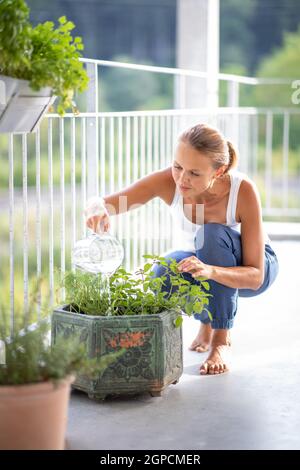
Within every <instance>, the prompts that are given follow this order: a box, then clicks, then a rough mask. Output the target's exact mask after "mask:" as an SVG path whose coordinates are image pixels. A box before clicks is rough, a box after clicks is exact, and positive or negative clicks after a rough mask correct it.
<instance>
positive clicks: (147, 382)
mask: <svg viewBox="0 0 300 470" xmlns="http://www.w3.org/2000/svg"><path fill="white" fill-rule="evenodd" d="M67 309H68V306H63V307H61V308H57V309H56V310H55V311H54V313H53V318H52V341H53V342H55V339H56V337H57V335H64V336H65V337H68V336H70V335H74V334H78V335H79V337H80V340H81V341H82V342H83V343H85V346H86V352H87V356H88V357H97V356H102V355H104V354H106V353H110V352H113V351H116V350H119V349H120V348H125V349H126V352H125V353H124V354H123V355H122V356H121V357H119V358H118V359H117V360H116V362H114V363H113V364H112V365H110V366H109V367H108V368H107V369H106V370H105V371H104V373H103V374H102V375H101V377H99V379H98V380H90V379H88V378H86V377H85V376H77V379H76V380H75V382H74V384H73V387H74V388H77V389H79V390H83V391H85V392H87V393H88V396H89V397H90V398H93V399H104V398H105V397H106V396H107V395H111V394H113V395H115V394H117V395H120V394H131V393H139V392H146V391H148V392H150V393H151V395H153V396H160V394H161V392H162V390H164V389H165V388H166V387H167V386H168V385H169V384H172V383H173V384H174V383H177V382H178V380H179V378H180V376H181V374H182V370H183V361H182V329H181V327H180V328H176V327H175V326H174V320H175V319H176V318H177V316H178V313H177V312H175V311H164V312H162V313H160V314H153V315H132V316H129V315H127V316H90V315H82V314H78V313H71V312H68V311H66V310H67Z"/></svg>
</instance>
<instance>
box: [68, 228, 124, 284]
mask: <svg viewBox="0 0 300 470" xmlns="http://www.w3.org/2000/svg"><path fill="white" fill-rule="evenodd" d="M123 259H124V248H123V246H122V245H121V243H120V242H119V241H118V240H117V239H116V238H115V237H113V236H112V235H110V234H109V233H107V232H103V233H101V234H97V233H95V232H93V231H92V230H88V235H87V237H86V238H84V239H83V240H78V241H77V242H76V244H75V246H74V248H73V251H72V260H73V263H74V264H75V266H76V267H77V268H79V269H82V270H83V271H88V272H90V273H93V274H98V273H101V274H104V275H105V276H111V275H112V274H113V273H114V272H115V271H116V270H117V269H118V268H119V266H120V265H121V264H122V261H123Z"/></svg>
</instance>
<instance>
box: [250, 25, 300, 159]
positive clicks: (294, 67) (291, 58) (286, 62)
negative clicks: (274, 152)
mask: <svg viewBox="0 0 300 470" xmlns="http://www.w3.org/2000/svg"><path fill="white" fill-rule="evenodd" d="M299 57H300V26H299V28H298V31H297V32H295V33H285V35H284V41H283V45H282V47H280V48H278V49H275V50H274V51H273V53H272V54H271V55H270V56H268V57H266V58H265V59H264V60H263V61H262V62H261V64H260V67H259V69H258V72H257V76H258V77H274V78H275V77H283V78H284V77H286V78H290V79H299V80H300V61H299ZM294 92H295V89H294V88H292V87H291V86H290V85H271V86H270V85H261V86H257V87H255V90H254V94H253V105H254V106H255V105H256V106H268V107H273V106H284V107H294V108H296V107H298V109H300V105H299V104H298V105H297V104H295V103H293V102H292V95H293V93H294ZM274 125H277V126H278V128H279V129H281V132H277V133H274V144H275V145H277V146H278V145H281V143H282V142H281V136H282V126H283V119H282V117H281V118H279V117H276V116H275V117H274ZM299 127H300V119H299V116H298V115H295V116H291V117H290V133H289V139H290V148H291V149H295V150H299Z"/></svg>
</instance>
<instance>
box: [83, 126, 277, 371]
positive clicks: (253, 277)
mask: <svg viewBox="0 0 300 470" xmlns="http://www.w3.org/2000/svg"><path fill="white" fill-rule="evenodd" d="M236 163H237V156H236V152H235V150H234V148H233V146H232V144H231V143H230V142H228V141H226V140H225V138H224V137H223V136H222V135H221V133H220V132H219V131H218V130H216V129H213V128H211V127H209V126H207V125H205V124H198V125H196V126H194V127H192V128H190V129H188V130H187V131H185V132H184V133H183V134H182V135H181V136H180V137H179V141H178V145H177V149H176V152H175V159H174V161H173V164H172V167H169V168H166V169H163V170H160V171H156V172H154V173H152V174H150V175H148V176H146V177H144V178H142V179H140V180H138V181H137V182H136V183H134V184H133V185H131V186H130V187H128V188H126V189H124V190H122V191H120V192H118V193H115V194H112V195H110V196H106V197H105V198H104V200H103V201H104V203H105V210H104V211H102V213H101V212H99V206H98V207H97V204H96V212H95V211H94V212H93V210H94V209H93V207H92V205H90V206H88V208H87V212H86V214H87V225H88V227H90V228H92V229H93V230H94V231H99V229H100V224H102V227H103V228H104V230H108V228H109V215H111V214H113V213H120V212H124V210H129V209H130V206H132V205H133V204H145V203H146V202H148V201H150V200H151V199H153V198H154V197H160V198H161V199H162V200H163V201H164V202H165V203H166V204H168V205H169V206H170V210H171V214H172V216H173V218H174V221H175V222H177V224H178V234H179V235H180V236H179V237H178V240H179V242H178V247H176V250H175V251H172V252H171V253H168V254H167V255H164V256H166V257H167V258H175V259H176V260H177V261H178V262H179V265H178V266H179V269H180V270H181V271H182V273H183V275H184V277H186V279H188V280H189V281H190V282H192V283H194V284H197V283H199V281H197V280H196V279H195V278H197V277H198V276H202V277H205V278H207V279H208V280H209V283H210V293H211V294H212V297H210V303H209V311H210V312H211V315H212V320H211V319H210V318H209V317H208V316H207V317H205V316H203V315H202V314H200V315H195V318H198V319H199V320H200V321H201V324H200V329H199V332H198V334H197V336H196V338H195V340H194V341H193V342H192V344H191V346H190V349H191V350H195V351H197V352H200V353H202V352H205V351H209V355H208V357H207V359H206V360H205V361H204V363H203V364H202V365H201V366H200V373H201V374H220V373H223V372H226V371H227V370H228V368H229V367H228V359H227V357H228V354H227V353H228V352H229V350H230V346H231V343H230V329H231V328H232V327H233V322H234V317H235V315H236V311H237V300H238V297H239V296H241V297H252V296H256V295H259V294H261V293H262V292H264V291H265V290H266V289H267V288H268V287H270V285H271V284H272V283H273V282H274V280H275V278H276V276H277V273H278V261H277V258H276V255H275V253H274V251H273V250H272V248H271V246H270V241H269V239H268V237H267V235H266V234H265V233H264V230H263V224H262V215H261V203H260V199H259V195H258V192H257V189H256V187H255V185H254V183H253V182H252V181H251V180H250V179H249V178H248V177H246V175H244V174H242V173H239V172H236V171H232V169H233V168H234V167H235V166H236ZM121 196H123V197H124V196H125V197H127V207H125V209H124V207H121V205H120V204H119V201H120V200H121V199H119V198H120V197H121ZM123 200H124V199H123ZM135 207H136V206H135ZM94 208H95V207H94ZM199 209H200V210H199ZM201 209H203V210H201ZM97 210H98V212H97ZM199 214H200V216H199ZM201 214H202V217H201ZM203 219H204V220H203ZM183 226H184V227H183ZM164 274H166V268H165V267H163V266H157V267H156V269H155V276H162V275H164ZM170 288H171V287H170V286H169V285H167V286H166V289H168V290H169V289H170Z"/></svg>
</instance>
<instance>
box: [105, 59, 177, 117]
mask: <svg viewBox="0 0 300 470" xmlns="http://www.w3.org/2000/svg"><path fill="white" fill-rule="evenodd" d="M113 60H115V61H117V62H125V63H126V62H128V63H130V62H133V59H132V58H130V57H127V56H116V57H114V58H113ZM144 64H145V65H147V61H144ZM149 65H150V64H149ZM151 65H152V64H151ZM173 81H174V78H173V76H172V75H163V74H158V73H152V72H142V71H137V70H129V69H128V70H127V69H122V68H121V69H119V68H114V67H108V68H105V67H104V69H103V71H102V79H101V90H99V92H100V91H101V92H100V96H101V103H100V105H101V109H102V110H103V111H131V110H145V109H149V110H150V109H171V108H173V93H174V91H173Z"/></svg>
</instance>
